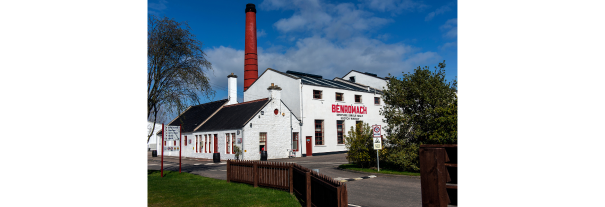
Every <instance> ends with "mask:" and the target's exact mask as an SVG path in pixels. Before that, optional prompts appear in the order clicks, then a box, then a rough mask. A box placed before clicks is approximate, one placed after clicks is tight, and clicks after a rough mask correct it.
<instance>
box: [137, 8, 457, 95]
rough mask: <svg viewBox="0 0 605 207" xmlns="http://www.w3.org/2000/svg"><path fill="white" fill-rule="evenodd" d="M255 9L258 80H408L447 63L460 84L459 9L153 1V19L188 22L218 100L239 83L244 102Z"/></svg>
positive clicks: (453, 77) (239, 91) (447, 71)
mask: <svg viewBox="0 0 605 207" xmlns="http://www.w3.org/2000/svg"><path fill="white" fill-rule="evenodd" d="M247 3H254V4H255V5H256V9H257V14H256V20H257V22H256V25H257V36H258V39H257V42H258V55H259V56H258V61H259V67H258V68H259V75H260V74H262V72H263V71H265V69H266V68H273V69H276V70H280V71H284V72H285V71H287V70H294V71H300V72H306V73H312V74H318V75H322V76H323V77H324V78H326V79H332V78H334V77H342V76H344V75H345V74H346V73H348V72H349V71H350V70H358V71H364V72H371V73H375V74H378V76H382V77H386V76H388V74H389V73H390V74H391V75H394V76H397V77H401V76H402V72H409V71H413V69H414V68H416V67H418V66H422V67H424V66H429V67H430V68H431V69H433V68H434V66H436V65H437V64H438V63H439V62H441V61H443V60H445V62H446V65H447V67H446V74H447V76H446V78H447V79H448V80H453V79H456V76H457V71H458V70H457V28H458V26H457V17H458V15H457V2H456V1H430V2H423V1H413V0H360V1H327V0H310V1H300V0H288V1H282V0H279V1H278V0H264V1H257V0H248V1H165V0H150V1H148V13H149V14H151V15H156V16H160V17H161V16H166V17H168V18H172V19H174V20H176V21H179V22H183V21H187V22H188V24H189V26H190V27H191V29H192V32H193V33H194V34H195V35H196V37H197V38H198V40H200V41H202V42H203V43H204V51H205V52H206V54H207V58H208V60H209V61H210V62H211V63H212V66H213V69H214V71H213V73H212V74H209V76H210V77H211V85H212V86H213V88H214V90H215V91H216V96H215V97H214V98H212V99H208V100H205V101H204V102H206V101H212V100H219V99H224V98H226V97H227V91H226V89H227V75H228V74H230V73H235V74H236V75H238V100H239V101H241V100H242V99H243V79H244V78H243V77H244V76H243V74H244V67H243V66H244V23H245V12H244V9H245V7H246V4H247Z"/></svg>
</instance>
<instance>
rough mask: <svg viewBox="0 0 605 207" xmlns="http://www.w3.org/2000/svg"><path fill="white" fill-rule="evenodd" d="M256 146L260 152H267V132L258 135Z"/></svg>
mask: <svg viewBox="0 0 605 207" xmlns="http://www.w3.org/2000/svg"><path fill="white" fill-rule="evenodd" d="M258 145H259V147H260V151H263V150H264V151H267V132H261V133H260V134H259V139H258Z"/></svg>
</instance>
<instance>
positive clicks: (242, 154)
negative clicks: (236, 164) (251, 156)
mask: <svg viewBox="0 0 605 207" xmlns="http://www.w3.org/2000/svg"><path fill="white" fill-rule="evenodd" d="M245 128H246V126H244V127H242V160H245V159H244V154H245V153H244V152H245V150H244V146H246V145H244V129H245Z"/></svg>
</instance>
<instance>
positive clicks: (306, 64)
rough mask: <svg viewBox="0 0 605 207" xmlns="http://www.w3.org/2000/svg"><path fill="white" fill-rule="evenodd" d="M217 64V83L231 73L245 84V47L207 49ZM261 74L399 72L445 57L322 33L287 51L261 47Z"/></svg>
mask: <svg viewBox="0 0 605 207" xmlns="http://www.w3.org/2000/svg"><path fill="white" fill-rule="evenodd" d="M206 53H207V54H208V60H209V61H210V62H211V63H212V64H213V68H214V69H215V72H214V74H215V76H216V78H214V79H213V80H212V81H213V83H214V85H218V86H226V85H227V78H226V77H227V75H228V74H230V73H232V72H233V73H235V74H236V75H238V86H243V80H244V79H243V75H244V70H243V65H244V51H243V50H235V49H233V48H228V47H223V46H221V47H218V48H212V49H209V50H207V51H206ZM258 53H259V57H258V60H259V62H258V63H259V67H258V68H259V75H260V74H262V72H263V71H264V70H265V69H266V68H273V69H276V70H279V71H283V72H285V71H287V70H293V71H300V72H306V73H312V74H317V75H322V76H323V77H324V78H326V79H332V78H334V77H342V76H343V75H345V74H346V73H348V72H349V71H351V70H358V71H365V72H372V73H376V74H378V75H379V76H381V77H384V76H387V75H388V74H389V73H390V74H392V75H396V76H399V75H401V72H407V71H411V70H412V69H413V68H415V67H418V66H425V65H433V64H435V63H436V62H438V61H440V60H441V57H440V56H439V55H438V54H437V53H435V52H420V51H418V49H417V48H413V47H411V46H409V45H404V44H385V43H383V42H381V41H379V40H374V39H368V38H364V37H357V38H352V39H351V40H349V41H346V42H343V43H342V44H337V43H333V42H331V41H330V40H328V39H326V38H322V37H319V36H313V37H308V38H304V39H300V40H298V41H297V42H296V46H295V47H292V48H290V49H288V50H287V51H285V52H269V51H265V50H263V48H259V49H258ZM238 89H239V88H238Z"/></svg>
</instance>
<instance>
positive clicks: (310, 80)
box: [286, 71, 371, 93]
mask: <svg viewBox="0 0 605 207" xmlns="http://www.w3.org/2000/svg"><path fill="white" fill-rule="evenodd" d="M286 73H288V74H290V75H295V76H297V77H299V78H300V79H301V80H302V81H301V82H302V84H303V85H315V86H323V87H329V88H338V89H347V90H352V91H360V92H366V93H371V92H370V91H368V88H367V87H363V86H359V85H358V84H354V83H346V82H341V81H334V80H328V79H323V78H322V77H321V76H319V75H313V74H308V73H301V72H295V71H286Z"/></svg>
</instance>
